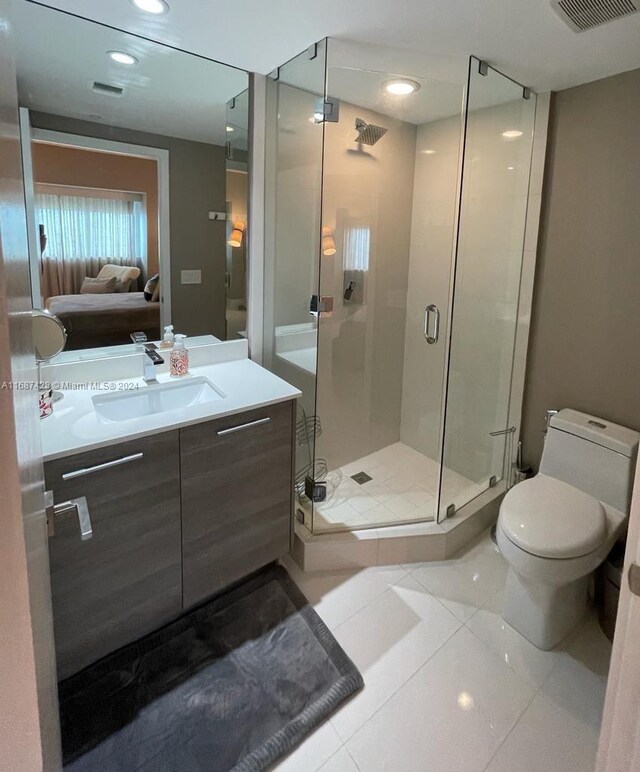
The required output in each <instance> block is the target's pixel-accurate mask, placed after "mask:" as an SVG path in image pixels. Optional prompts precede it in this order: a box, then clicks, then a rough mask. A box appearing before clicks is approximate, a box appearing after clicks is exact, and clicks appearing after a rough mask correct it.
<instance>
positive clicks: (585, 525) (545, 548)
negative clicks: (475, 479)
mask: <svg viewBox="0 0 640 772" xmlns="http://www.w3.org/2000/svg"><path fill="white" fill-rule="evenodd" d="M500 526H501V527H502V530H503V531H504V534H505V536H507V538H508V539H509V540H510V541H512V542H513V543H514V544H515V545H516V546H517V547H520V549H523V550H525V552H529V553H531V554H532V555H538V556H540V557H544V558H578V557H581V556H582V555H588V554H589V553H590V552H593V551H594V550H596V549H598V547H599V546H600V545H601V544H602V543H603V541H604V539H605V537H606V534H607V519H606V515H605V511H604V507H603V506H602V504H601V503H600V502H599V501H597V500H596V499H594V498H593V496H589V494H587V493H584V492H583V491H580V490H578V489H577V488H574V487H573V486H572V485H568V484H567V483H564V482H561V481H560V480H556V479H554V478H553V477H547V476H546V475H541V474H539V475H537V476H536V477H533V478H532V479H531V480H525V481H524V482H521V483H519V484H518V485H516V486H515V487H513V488H512V489H511V490H510V491H509V493H507V495H506V496H505V497H504V500H503V502H502V506H501V507H500Z"/></svg>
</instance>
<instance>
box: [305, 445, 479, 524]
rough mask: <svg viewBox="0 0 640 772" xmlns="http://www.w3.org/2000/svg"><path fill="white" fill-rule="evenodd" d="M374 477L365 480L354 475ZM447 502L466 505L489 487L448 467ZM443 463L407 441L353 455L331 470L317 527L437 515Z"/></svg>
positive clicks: (317, 509) (315, 515) (394, 521)
mask: <svg viewBox="0 0 640 772" xmlns="http://www.w3.org/2000/svg"><path fill="white" fill-rule="evenodd" d="M358 472H366V473H367V474H368V475H369V477H371V478H372V479H371V480H370V481H369V482H366V483H364V484H363V485H359V484H358V483H357V482H355V481H354V480H352V479H351V475H353V474H357V473H358ZM444 488H445V497H446V499H447V503H455V504H456V506H458V507H459V506H461V505H462V504H463V503H466V502H467V501H470V500H471V499H472V498H474V496H477V495H478V494H479V493H480V492H481V491H482V490H483V488H484V486H482V485H478V484H476V483H473V482H472V481H471V480H468V479H467V478H466V477H463V476H462V475H459V474H457V473H456V472H453V471H451V470H445V475H444ZM437 491H438V464H437V462H435V461H433V460H432V459H430V458H428V457H427V456H423V455H422V453H419V452H418V451H417V450H414V449H413V448H410V447H409V446H408V445H405V444H404V443H402V442H396V443H394V444H393V445H389V446H387V447H386V448H382V450H378V451H376V452H375V453H371V454H370V455H368V456H364V457H363V458H360V459H358V460H357V461H352V462H351V463H349V464H346V465H345V466H342V467H340V468H339V469H336V470H334V471H332V472H329V474H328V475H327V499H326V501H324V502H323V503H321V504H316V505H315V506H314V513H313V518H314V519H313V532H314V533H321V532H327V531H336V530H344V529H345V528H346V529H349V530H353V529H355V528H369V527H374V526H382V525H398V524H399V523H412V522H424V521H429V520H434V519H435V515H436V498H437Z"/></svg>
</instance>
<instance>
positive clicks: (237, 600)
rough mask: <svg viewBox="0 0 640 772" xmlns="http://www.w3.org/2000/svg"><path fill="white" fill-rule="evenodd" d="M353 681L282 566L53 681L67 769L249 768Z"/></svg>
mask: <svg viewBox="0 0 640 772" xmlns="http://www.w3.org/2000/svg"><path fill="white" fill-rule="evenodd" d="M362 686H363V681H362V676H361V675H360V673H359V672H358V670H357V669H356V667H355V665H354V664H353V663H352V662H351V660H350V659H349V658H348V657H347V655H346V654H345V653H344V651H343V650H342V649H341V648H340V646H339V645H338V643H337V641H336V640H335V638H334V637H333V635H331V633H330V632H329V630H328V629H327V627H326V626H325V624H324V622H323V621H322V620H321V619H320V617H319V616H318V615H317V614H316V613H315V611H314V610H313V609H312V608H311V607H310V606H309V605H308V603H307V601H306V599H305V598H304V596H303V595H302V594H301V593H300V591H299V590H298V588H297V587H296V585H295V584H294V583H293V582H292V581H291V579H290V578H289V576H288V574H287V572H286V571H285V570H284V569H282V568H280V567H276V566H273V567H269V568H268V569H266V570H265V571H263V572H262V573H260V574H259V575H258V576H256V577H254V578H252V579H250V580H249V581H248V582H246V583H244V584H243V585H241V586H239V587H237V588H236V589H234V590H232V591H231V592H229V593H227V594H225V595H223V596H221V597H219V598H216V599H215V600H214V601H212V602H211V603H208V604H207V605H205V606H202V607H201V608H199V609H197V610H195V611H192V612H190V613H189V614H187V615H186V616H184V617H182V618H181V619H179V620H178V621H177V622H174V623H172V624H171V625H169V626H168V627H165V628H163V629H162V630H160V631H158V632H156V633H152V634H151V635H149V636H147V637H146V638H143V639H142V640H140V641H138V642H136V643H134V644H131V645H130V646H126V647H125V648H124V649H121V650H120V651H117V652H115V653H114V654H111V655H109V656H108V657H106V658H105V659H103V660H101V661H100V662H98V663H96V664H95V665H91V666H90V667H88V668H86V669H85V670H83V671H82V672H81V673H78V674H77V675H74V676H72V677H71V678H69V679H67V680H66V681H63V682H62V683H61V684H60V692H59V695H60V716H61V722H62V743H63V754H64V760H65V769H66V770H72V772H134V770H135V772H203V771H204V770H207V772H228V771H229V770H233V772H257V770H264V769H267V768H269V767H270V766H271V765H272V764H274V763H275V762H276V761H277V760H278V759H280V758H282V757H283V756H285V755H286V754H287V753H288V752H289V751H290V750H292V749H293V748H294V747H295V746H296V745H297V744H298V743H299V742H300V741H301V740H303V739H304V738H305V737H306V736H307V735H309V734H310V733H311V732H312V731H313V729H314V728H315V727H317V726H318V724H320V723H322V721H324V720H325V719H326V718H327V717H328V716H329V715H330V714H331V713H332V712H333V711H334V710H335V709H336V708H337V707H338V706H339V705H340V704H341V703H342V702H344V701H345V700H346V699H347V698H348V697H349V696H350V695H352V694H354V692H356V691H358V690H359V689H361V688H362Z"/></svg>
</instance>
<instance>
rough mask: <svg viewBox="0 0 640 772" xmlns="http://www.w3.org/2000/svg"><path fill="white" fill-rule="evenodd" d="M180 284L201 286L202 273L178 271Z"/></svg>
mask: <svg viewBox="0 0 640 772" xmlns="http://www.w3.org/2000/svg"><path fill="white" fill-rule="evenodd" d="M180 283H181V284H202V271H180Z"/></svg>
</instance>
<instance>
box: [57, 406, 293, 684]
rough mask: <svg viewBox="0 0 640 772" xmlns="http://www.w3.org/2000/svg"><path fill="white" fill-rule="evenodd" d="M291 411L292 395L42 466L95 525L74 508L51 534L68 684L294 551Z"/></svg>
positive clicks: (61, 496)
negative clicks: (85, 524)
mask: <svg viewBox="0 0 640 772" xmlns="http://www.w3.org/2000/svg"><path fill="white" fill-rule="evenodd" d="M294 411H295V403H293V402H284V403H280V404H277V405H273V406H270V407H267V408H261V409H257V410H251V411H248V412H245V413H241V414H239V415H234V416H229V417H227V418H221V419H217V420H213V421H207V422H205V423H201V424H196V425H194V426H189V427H187V428H184V429H180V430H174V431H167V432H164V433H161V434H155V435H152V436H151V437H145V438H143V439H140V440H135V441H128V442H121V443H118V444H116V445H110V446H108V447H105V448H101V449H99V450H93V451H89V452H87V453H81V454H78V455H74V456H69V457H67V458H63V459H58V460H55V461H49V462H47V463H46V464H45V479H46V484H47V489H48V490H50V491H53V494H54V502H55V503H56V504H61V503H63V502H66V501H68V500H70V499H77V498H80V497H82V496H84V497H85V498H86V499H87V504H88V509H89V515H90V518H91V525H92V530H93V534H92V536H91V538H89V539H86V540H83V539H81V536H80V527H79V523H78V516H77V513H76V510H75V509H70V510H68V511H67V512H66V513H64V514H61V515H58V516H56V518H55V520H54V523H55V527H54V534H53V535H52V536H51V538H50V539H49V561H50V568H51V592H52V598H53V616H54V630H55V639H56V655H57V661H58V677H59V678H60V679H62V678H66V677H67V676H69V675H71V674H73V673H75V672H78V671H79V670H81V669H82V668H84V667H86V666H87V665H89V664H91V663H92V662H95V661H96V660H98V659H100V658H101V657H103V656H105V655H107V654H109V653H110V652H112V651H115V650H116V649H118V648H120V647H121V646H124V645H126V644H127V643H131V642H132V641H135V640H137V639H138V638H141V637H142V636H144V635H146V634H148V633H150V632H152V631H153V630H156V629H157V628H159V627H161V626H162V625H164V624H166V623H168V622H170V621H172V620H173V619H175V618H177V617H178V616H180V614H181V613H182V612H183V610H185V609H187V608H189V607H191V606H194V605H196V604H198V603H200V602H201V601H204V600H206V599H207V598H210V597H211V596H212V595H215V594H216V593H218V592H219V591H220V590H223V589H224V588H225V587H227V586H228V585H229V584H231V583H233V582H235V581H237V580H239V579H242V578H243V577H244V576H246V575H247V574H250V573H251V572H252V571H255V570H256V569H258V568H261V567H262V566H264V565H266V564H267V563H270V562H272V561H273V560H276V559H277V558H278V557H280V556H281V555H283V554H284V553H286V552H287V551H288V549H289V543H290V536H291V523H292V519H291V514H292V503H293V502H292V495H293V430H294V419H295V412H294ZM69 473H71V477H69ZM74 473H75V475H74ZM65 475H66V476H67V479H64V476H65Z"/></svg>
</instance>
